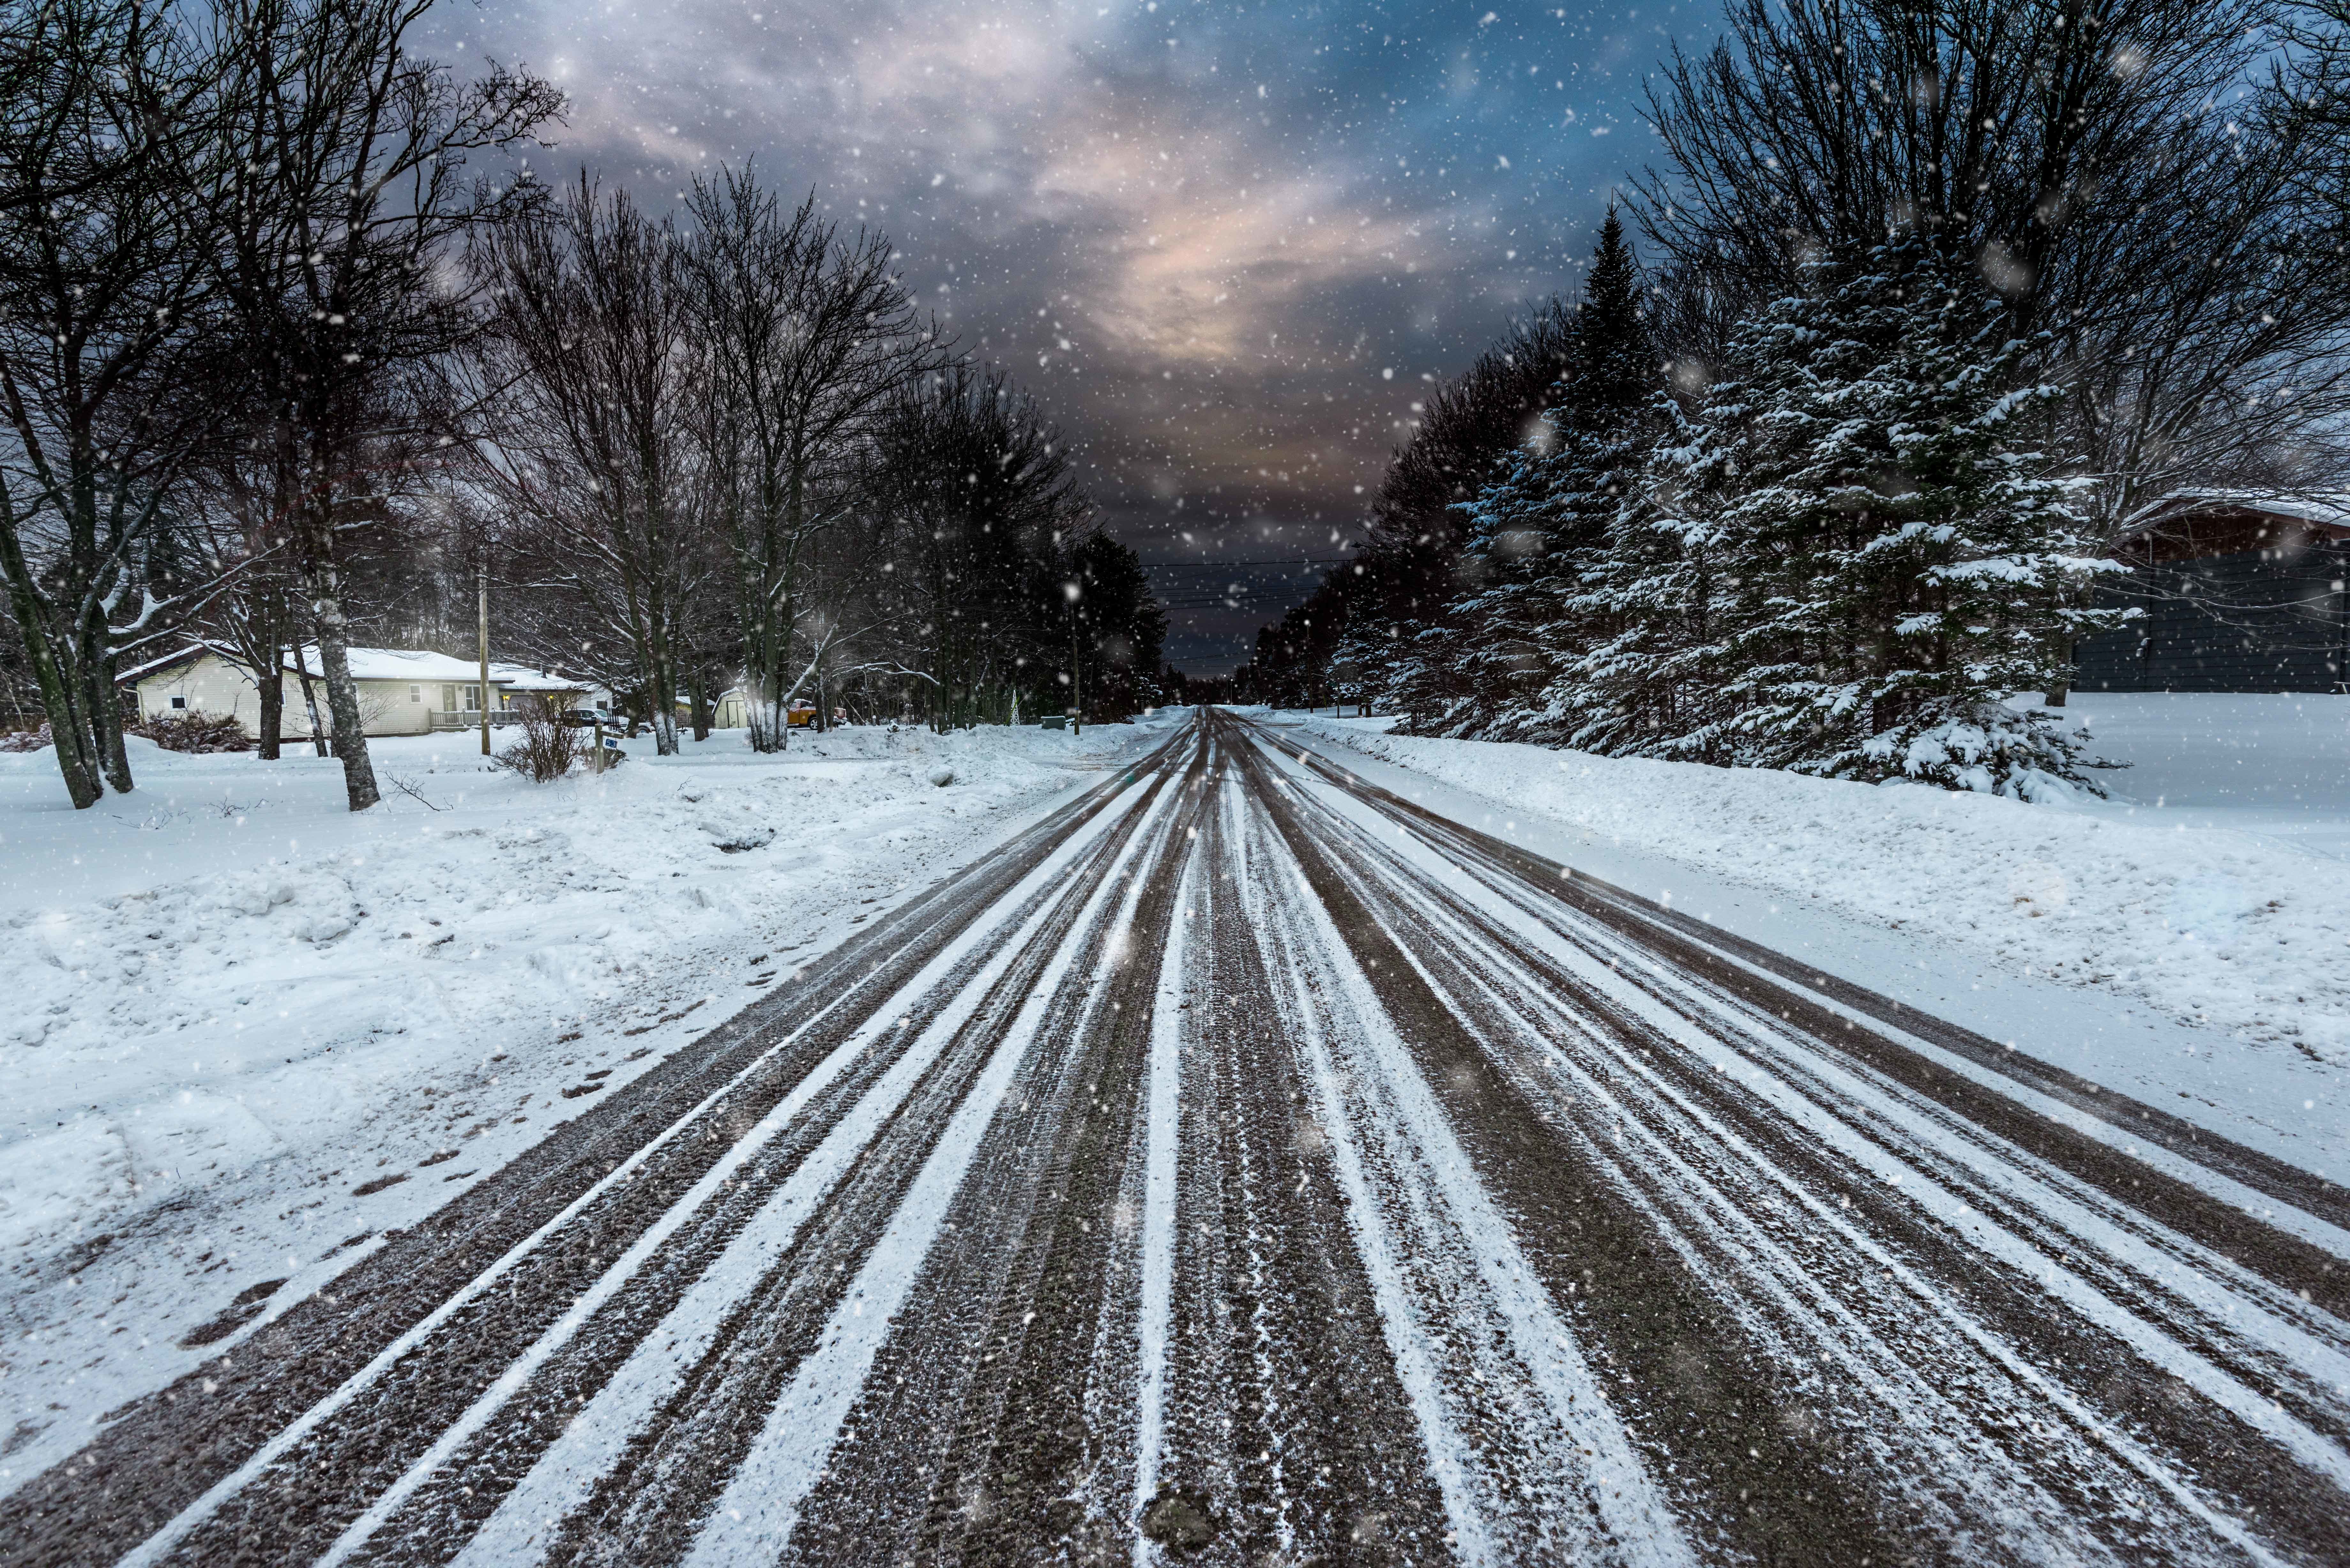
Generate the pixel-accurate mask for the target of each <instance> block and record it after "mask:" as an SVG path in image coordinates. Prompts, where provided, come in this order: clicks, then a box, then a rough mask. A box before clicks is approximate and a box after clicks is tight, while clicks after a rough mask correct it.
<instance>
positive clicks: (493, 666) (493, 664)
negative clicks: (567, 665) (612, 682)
mask: <svg viewBox="0 0 2350 1568" xmlns="http://www.w3.org/2000/svg"><path fill="white" fill-rule="evenodd" d="M490 683H491V684H492V685H494V686H503V687H504V688H505V689H506V690H507V691H587V690H589V689H590V688H591V687H593V686H594V685H595V684H596V682H594V681H593V680H586V679H583V678H577V677H574V676H569V675H565V674H563V673H561V672H560V671H557V670H533V669H532V668H531V667H530V666H529V665H527V664H500V663H499V662H498V661H497V660H496V659H492V660H490Z"/></svg>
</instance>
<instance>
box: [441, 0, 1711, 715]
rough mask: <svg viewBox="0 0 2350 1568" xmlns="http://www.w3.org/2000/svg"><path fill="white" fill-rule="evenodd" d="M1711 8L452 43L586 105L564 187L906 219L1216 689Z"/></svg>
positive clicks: (770, 25)
mask: <svg viewBox="0 0 2350 1568" xmlns="http://www.w3.org/2000/svg"><path fill="white" fill-rule="evenodd" d="M1715 16H1716V12H1715V10H1714V7H1713V5H1712V4H1711V0H1700V3H1697V4H1682V5H1677V6H1676V5H1620V4H1619V5H1606V6H1603V5H1581V4H1574V3H1567V4H1563V5H1489V4H1476V5H1456V4H1422V5H1414V4H1403V3H1400V0H1390V3H1388V4H1384V5H1379V4H1370V3H1367V0H1351V3H1336V4H1326V5H1311V4H1263V5H1253V4H1245V3H1243V4H1235V3H1232V0H1114V3H1109V4H1104V3H1101V0H1087V3H1086V4H1068V5H1052V4H1035V3H1023V0H996V3H992V4H972V5H962V4H952V3H947V0H904V3H899V4H889V3H879V0H832V3H829V4H825V3H816V0H733V3H727V4H713V3H710V0H688V3H685V4H681V5H648V6H642V7H639V6H634V5H611V6H605V7H592V6H585V5H576V4H560V3H552V0H550V3H545V4H535V5H514V4H501V5H487V6H478V7H477V6H473V5H465V4H463V3H462V0H460V3H453V4H450V5H445V6H443V7H442V8H440V9H438V10H436V11H435V12H434V13H433V14H432V24H433V26H432V33H431V34H430V36H429V37H428V39H427V45H428V47H429V49H430V51H431V52H432V53H434V54H436V55H438V56H440V57H443V58H446V59H450V60H452V61H454V62H455V63H457V64H458V65H459V66H460V67H464V66H466V65H469V64H472V63H473V62H477V61H478V60H480V59H481V58H483V57H485V56H486V57H495V58H497V59H499V60H502V61H506V62H513V63H520V64H523V65H526V66H528V67H531V68H532V69H534V70H536V71H538V72H540V73H542V74H544V75H546V76H548V77H551V78H553V79H554V80H555V81H556V83H558V84H559V85H560V86H561V87H562V88H563V89H564V90H565V91H566V92H567V93H568V94H569V95H570V98H571V112H570V119H569V124H568V125H567V127H566V128H564V129H563V130H560V131H558V132H557V133H556V137H557V140H558V142H559V145H558V146H557V147H556V149H555V150H554V151H551V152H547V153H545V154H542V155H540V156H539V157H538V158H537V159H536V160H535V162H536V166H537V167H538V168H539V169H540V171H542V172H543V173H544V174H545V175H546V176H547V177H551V178H564V177H569V176H571V175H573V174H576V173H577V171H578V169H579V168H580V166H581V165H582V164H584V165H586V166H587V169H588V170H589V171H591V172H593V173H594V174H596V175H598V176H599V177H600V178H602V179H603V180H604V181H605V182H608V183H619V184H622V185H625V186H627V187H628V188H629V190H630V191H631V192H634V193H635V194H636V195H637V196H638V198H639V200H640V201H642V202H644V203H645V204H646V205H648V206H653V207H656V208H658V207H660V206H663V205H665V204H666V203H668V202H673V201H674V200H675V198H676V196H677V194H678V193H679V192H680V191H681V189H682V187H683V185H684V182H685V180H686V178H687V177H688V176H689V175H691V173H692V172H694V171H702V170H711V169H714V168H715V167H716V166H717V165H718V164H720V163H722V162H724V163H730V164H737V165H739V164H740V163H742V162H743V161H745V160H752V161H755V166H756V168H757V170H758V171H759V172H760V174H761V176H762V177H763V179H764V180H767V181H771V182H775V183H776V184H777V185H779V186H781V187H783V188H784V189H785V191H786V192H789V193H792V194H794V195H796V194H798V193H800V192H805V191H806V190H808V189H810V188H813V189H814V190H815V191H816V193H817V195H818V197H819V199H820V200H821V201H823V202H825V203H827V206H828V207H829V209H830V211H831V212H832V213H834V214H835V215H837V216H838V217H840V218H843V219H846V220H849V221H852V222H858V221H861V222H864V223H869V224H872V225H874V226H876V227H878V228H879V229H881V230H882V231H884V232H886V233H887V234H889V236H890V237H891V239H892V240H893V241H894V242H895V243H896V244H897V246H898V248H899V253H900V257H899V260H900V265H901V266H902V269H903V272H904V275H905V277H906V280H907V282H908V283H909V285H910V286H911V287H912V288H913V289H914V291H915V292H916V294H917V295H918V296H919V297H920V301H921V303H922V305H923V306H925V307H926V308H928V309H931V310H935V311H936V312H937V313H938V315H939V316H940V317H941V319H942V320H943V321H944V322H945V323H946V325H947V326H948V327H949V329H950V330H951V331H952V332H953V333H954V334H956V335H957V336H958V337H959V338H960V339H961V341H962V343H963V345H964V346H965V347H967V348H971V349H972V350H974V351H975V352H977V353H979V354H980V355H982V356H983V357H985V358H990V359H993V360H994V361H996V362H998V363H1001V364H1003V365H1004V366H1006V367H1008V368H1009V369H1012V370H1013V371H1014V374H1015V375H1016V376H1017V377H1018V379H1020V380H1021V381H1023V382H1024V384H1025V385H1026V386H1027V387H1028V388H1029V389H1031V390H1033V391H1034V392H1035V394H1036V395H1037V396H1038V398H1039V399H1040V400H1042V402H1043V403H1044V405H1045V408H1046V410H1048V411H1049V413H1050V414H1051V416H1052V418H1053V419H1054V420H1055V421H1056V422H1057V423H1058V424H1059V425H1060V426H1061V427H1062V429H1063V430H1064V431H1066V432H1067V434H1068V435H1069V436H1071V437H1072V438H1073V439H1075V440H1076V441H1077V442H1078V443H1079V444H1080V447H1081V450H1082V453H1083V460H1084V462H1085V463H1086V465H1087V473H1086V478H1087V483H1088V487H1089V489H1090V490H1091V493H1092V494H1093V496H1094V498H1095V499H1096V501H1097V503H1098V504H1100V506H1101V508H1102V511H1103V514H1104V517H1105V519H1106V520H1107V523H1108V524H1109V526H1110V528H1111V529H1112V531H1113V532H1115V533H1116V534H1117V535H1118V536H1119V537H1120V538H1122V539H1124V540H1125V541H1126V542H1127V543H1128V544H1129V545H1132V546H1134V548H1135V549H1136V550H1137V551H1139V553H1140V554H1141V556H1142V557H1143V559H1144V560H1146V561H1149V562H1151V563H1153V564H1154V575H1155V576H1156V579H1157V581H1158V583H1159V588H1160V592H1161V596H1162V597H1164V598H1166V599H1167V600H1168V601H1169V603H1170V606H1172V607H1173V609H1172V617H1173V623H1174V624H1173V627H1172V629H1171V631H1170V637H1169V645H1168V657H1169V659H1170V661H1171V662H1173V663H1175V664H1177V665H1178V666H1179V667H1180V668H1183V669H1185V670H1188V671H1191V672H1192V673H1210V672H1213V671H1217V670H1226V669H1229V668H1230V667H1231V666H1232V664H1233V663H1234V662H1236V661H1238V660H1239V659H1243V658H1245V657H1246V650H1247V646H1248V642H1247V639H1248V638H1249V637H1250V636H1251V635H1252V634H1253V631H1254V629H1255V628H1256V627H1257V626H1258V625H1259V624H1260V623H1261V622H1263V621H1264V620H1266V619H1269V618H1274V617H1277V616H1278V614H1279V613H1280V611H1281V610H1282V609H1284V608H1285V607H1287V606H1288V605H1290V604H1292V603H1295V601H1296V600H1297V599H1299V598H1301V597H1304V595H1305V592H1306V591H1307V590H1309V589H1310V587H1311V586H1312V582H1313V580H1314V574H1315V573H1316V572H1318V571H1319V570H1320V569H1321V567H1322V564H1324V563H1327V562H1328V561H1330V560H1332V559H1333V558H1336V557H1340V556H1342V555H1343V552H1344V550H1345V548H1346V547H1347V542H1348V541H1351V540H1353V539H1356V538H1358V537H1359V536H1360V534H1361V530H1362V518H1363V512H1364V506H1365V503H1366V502H1367V499H1368V496H1369V493H1370V491H1371V490H1372V489H1373V488H1374V487H1375V486H1376V485H1377V483H1378V477H1379V474H1380V472H1382V470H1383V469H1384V467H1385V465H1386V462H1387V458H1388V453H1389V452H1390V451H1391V450H1392V449H1393V448H1394V447H1395V446H1396V445H1398V444H1399V443H1400V442H1401V441H1403V440H1404V439H1405V437H1406V436H1407V435H1408V434H1409V429H1410V421H1411V419H1412V416H1413V413H1414V411H1415V407H1416V404H1417V402H1418V400H1419V399H1420V398H1421V397H1422V396H1423V395H1424V394H1425V392H1426V390H1427V384H1428V381H1429V380H1430V379H1431V378H1434V377H1438V376H1442V375H1446V374H1449V373H1451V372H1454V371H1457V370H1459V369H1461V368H1462V367H1463V366H1465V365H1466V364H1467V363H1468V361H1469V360H1470V359H1471V358H1473V357H1474V356H1475V354H1476V353H1477V351H1478V350H1479V349H1480V348H1482V347H1483V346H1484V345H1485V344H1486V343H1488V342H1490V341H1491V340H1492V338H1493V337H1495V336H1496V335H1497V334H1498V333H1499V332H1500V331H1501V329H1502V328H1503V326H1504V324H1505V323H1506V322H1507V320H1508V318H1509V317H1510V316H1511V315H1512V313H1513V311H1516V310H1519V309H1521V308H1523V306H1524V305H1525V304H1527V303H1528V302H1530V301H1538V300H1540V299H1542V298H1544V297H1545V296H1548V295H1550V294H1552V293H1553V292H1570V293H1571V292H1572V291H1573V290H1574V289H1575V287H1576V286H1578V285H1577V279H1578V277H1579V275H1580V272H1581V269H1582V267H1583V266H1584V265H1585V262H1586V257H1587V256H1588V254H1589V252H1590V248H1591V244H1592V243H1593V238H1594V235H1595V234H1596V231H1597V228H1598V224H1599V220H1600V217H1601V215H1602V213H1604V212H1605V210H1606V206H1607V198H1608V193H1609V192H1610V191H1611V190H1613V189H1615V188H1616V187H1617V186H1618V185H1619V184H1620V183H1622V182H1624V181H1625V180H1626V178H1627V176H1628V175H1630V174H1631V173H1633V172H1635V171H1638V169H1639V168H1640V167H1641V165H1642V164H1643V163H1644V161H1646V160H1647V159H1648V156H1649V153H1648V146H1649V142H1650V136H1649V132H1648V127H1647V125H1646V123H1645V122H1644V121H1643V120H1642V119H1641V117H1640V111H1641V108H1642V103H1643V99H1642V94H1643V90H1644V88H1645V85H1646V81H1647V78H1648V75H1649V73H1650V72H1651V71H1653V70H1654V69H1655V68H1656V67H1657V64H1658V62H1659V59H1661V58H1662V57H1664V55H1665V54H1666V52H1667V50H1668V48H1669V45H1670V44H1671V42H1672V41H1673V40H1675V39H1679V41H1680V43H1681V44H1682V46H1683V47H1693V46H1700V47H1701V46H1702V45H1703V44H1704V43H1705V42H1706V41H1707V40H1708V39H1709V38H1710V37H1711V34H1712V31H1713V23H1714V18H1715ZM1266 563H1274V564H1270V565H1268V564H1266ZM1279 563H1291V564H1289V565H1282V564H1279ZM1298 563H1307V564H1305V565H1299V564H1298ZM1234 587H1238V588H1239V589H1240V590H1241V592H1240V593H1239V594H1238V595H1234V594H1232V591H1231V590H1232V588H1234ZM1232 603H1237V605H1238V607H1231V604H1232Z"/></svg>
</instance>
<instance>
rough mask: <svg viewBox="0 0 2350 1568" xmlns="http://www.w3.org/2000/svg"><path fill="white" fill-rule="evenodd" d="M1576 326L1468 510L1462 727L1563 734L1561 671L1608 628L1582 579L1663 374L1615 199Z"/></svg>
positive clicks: (1602, 538)
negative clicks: (1570, 345)
mask: <svg viewBox="0 0 2350 1568" xmlns="http://www.w3.org/2000/svg"><path fill="white" fill-rule="evenodd" d="M1575 326H1576V332H1575V348H1574V358H1573V360H1572V362H1571V364H1570V365H1569V368H1568V369H1567V372H1566V374H1565V375H1564V376H1562V377H1561V378H1560V379H1559V381H1558V383H1557V385H1556V387H1555V389H1554V391H1553V395H1552V400H1551V402H1550V406H1549V407H1548V408H1547V409H1546V410H1544V413H1543V415H1542V418H1541V424H1540V428H1539V429H1538V430H1537V431H1535V433H1534V437H1533V439H1532V440H1530V441H1528V443H1527V445H1526V446H1525V447H1524V448H1523V449H1522V450H1521V451H1520V452H1518V454H1517V456H1516V460H1515V461H1514V462H1513V464H1512V466H1511V469H1510V472H1509V473H1508V475H1507V476H1506V477H1505V478H1504V479H1503V481H1502V482H1501V483H1497V484H1495V485H1493V486H1492V487H1491V488H1489V489H1488V490H1487V491H1486V492H1485V493H1483V494H1482V495H1481V496H1480V497H1478V499H1477V500H1476V501H1475V502H1474V503H1472V504H1470V506H1469V508H1468V510H1469V512H1470V514H1471V543H1470V555H1471V559H1472V560H1473V561H1474V562H1475V563H1477V565H1478V566H1480V567H1481V568H1482V573H1481V575H1482V586H1481V587H1479V588H1478V589H1477V591H1476V592H1474V593H1473V594H1472V595H1471V596H1470V597H1468V598H1467V599H1466V601H1465V602H1464V603H1463V605H1462V606H1461V619H1462V620H1464V621H1465V622H1466V623H1468V624H1469V625H1470V626H1471V627H1473V628H1475V637H1474V641H1473V645H1472V647H1471V649H1470V650H1469V653H1468V659H1467V670H1468V673H1469V675H1470V685H1471V691H1472V692H1473V693H1474V699H1473V701H1474V708H1473V710H1472V711H1471V713H1467V714H1463V715H1462V720H1461V723H1460V725H1459V728H1460V729H1461V732H1473V733H1477V734H1482V735H1484V736H1486V737H1488V738H1492V739H1497V740H1501V739H1506V740H1534V741H1542V742H1549V743H1551V744H1559V743H1562V742H1564V741H1565V738H1566V736H1567V734H1568V733H1570V732H1571V731H1572V729H1573V727H1574V705H1573V702H1572V700H1571V693H1570V692H1569V691H1566V690H1565V689H1563V688H1562V687H1561V685H1560V681H1559V678H1560V676H1561V674H1562V672H1563V671H1564V670H1566V669H1567V668H1568V667H1569V666H1570V665H1571V664H1572V663H1573V662H1574V661H1575V659H1578V658H1579V657H1580V656H1581V655H1582V654H1583V653H1584V652H1585V651H1586V649H1587V648H1588V647H1589V646H1590V643H1591V641H1592V639H1594V637H1595V636H1598V635H1603V634H1604V632H1605V630H1606V629H1607V628H1606V625H1605V623H1604V621H1602V622H1595V621H1594V619H1593V611H1594V610H1595V609H1596V606H1594V605H1592V604H1589V603H1587V602H1586V597H1587V594H1588V590H1589V587H1590V584H1589V582H1588V580H1587V579H1588V577H1589V576H1590V573H1591V571H1592V569H1593V566H1594V565H1595V562H1596V557H1597V556H1598V555H1599V553H1600V551H1601V550H1602V548H1603V547H1604V545H1605V544H1606V542H1607V533H1608V528H1609V525H1610V524H1611V523H1612V522H1613V521H1614V519H1615V516H1616V514H1617V510H1618V508H1619V507H1620V506H1621V505H1622V504H1623V501H1624V498H1625V496H1626V494H1627V493H1628V492H1629V490H1630V488H1631V485H1632V483H1633V480H1634V477H1635V475H1636V474H1637V473H1638V471H1639V468H1640V463H1641V459H1642V455H1643V452H1644V451H1645V448H1646V446H1647V444H1648V441H1649V440H1650V439H1651V437H1652V434H1653V417H1652V405H1653V402H1654V399H1655V394H1656V389H1657V386H1658V382H1659V376H1658V369H1657V362H1656V354H1655V349H1654V348H1653V346H1652V345H1651V343H1650V341H1649V337H1648V329H1647V327H1646V326H1645V325H1644V323H1643V322H1642V319H1641V308H1640V282H1639V274H1638V270H1637V268H1636V267H1635V265H1634V264H1633V260H1632V254H1631V251H1630V249H1629V248H1628V247H1627V245H1626V244H1625V243H1624V230H1623V224H1622V223H1620V222H1619V221H1618V219H1617V215H1616V213H1615V212H1614V211H1613V210H1612V209H1611V210H1610V211H1609V212H1608V214H1607V222H1606V223H1605V224H1604V225H1603V226H1602V227H1601V230H1600V237H1599V246H1598V249H1597V251H1596V253H1595V259H1594V265H1593V266H1592V270H1591V277H1590V279H1589V281H1588V282H1587V283H1586V286H1585V290H1584V299H1583V304H1582V306H1581V308H1580V310H1579V311H1578V312H1577V314H1576V317H1575Z"/></svg>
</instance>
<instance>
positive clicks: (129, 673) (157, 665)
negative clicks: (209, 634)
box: [114, 642, 215, 685]
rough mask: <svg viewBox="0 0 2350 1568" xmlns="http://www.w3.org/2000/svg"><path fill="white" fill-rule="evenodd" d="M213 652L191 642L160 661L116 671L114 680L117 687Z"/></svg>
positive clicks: (210, 648)
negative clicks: (125, 682) (122, 683)
mask: <svg viewBox="0 0 2350 1568" xmlns="http://www.w3.org/2000/svg"><path fill="white" fill-rule="evenodd" d="M213 651H215V650H214V649H213V648H212V647H211V646H210V645H209V644H206V643H202V642H192V643H190V644H188V646H187V647H185V648H183V649H180V650H179V651H178V652H177V653H167V654H165V655H164V656H163V657H162V658H161V659H149V660H148V661H147V662H146V663H144V664H134V665H132V666H131V667H130V669H128V670H118V671H117V672H116V673H115V677H114V679H115V681H116V683H117V684H118V685H119V684H120V683H121V682H123V681H125V680H140V679H142V678H144V677H146V676H149V675H152V674H154V673H155V672H156V671H157V670H169V669H171V668H172V666H173V665H175V664H185V663H188V662H189V661H190V660H192V659H202V658H203V656H204V655H205V654H207V653H211V652H213Z"/></svg>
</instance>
